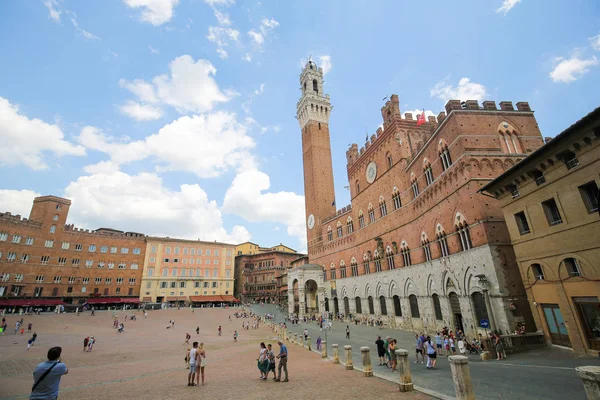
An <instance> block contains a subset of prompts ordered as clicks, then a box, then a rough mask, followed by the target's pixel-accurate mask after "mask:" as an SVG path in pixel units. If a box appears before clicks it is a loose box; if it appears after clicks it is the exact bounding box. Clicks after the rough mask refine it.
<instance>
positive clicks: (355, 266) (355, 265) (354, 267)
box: [350, 257, 358, 276]
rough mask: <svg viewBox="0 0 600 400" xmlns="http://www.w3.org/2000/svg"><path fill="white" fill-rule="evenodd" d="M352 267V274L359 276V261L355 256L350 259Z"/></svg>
mask: <svg viewBox="0 0 600 400" xmlns="http://www.w3.org/2000/svg"><path fill="white" fill-rule="evenodd" d="M350 269H351V270H352V276H358V263H357V262H356V259H355V258H354V257H352V260H351V261H350Z"/></svg>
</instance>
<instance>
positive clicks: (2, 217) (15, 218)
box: [0, 212, 42, 229]
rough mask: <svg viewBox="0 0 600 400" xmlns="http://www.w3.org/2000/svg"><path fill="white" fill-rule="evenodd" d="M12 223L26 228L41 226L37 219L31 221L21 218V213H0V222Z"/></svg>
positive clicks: (38, 227)
mask: <svg viewBox="0 0 600 400" xmlns="http://www.w3.org/2000/svg"><path fill="white" fill-rule="evenodd" d="M1 222H4V223H12V224H15V225H21V226H25V227H27V228H36V229H40V228H41V227H42V223H41V222H39V221H33V220H30V219H27V218H22V217H21V215H19V214H17V215H12V214H11V213H9V212H5V213H0V223H1Z"/></svg>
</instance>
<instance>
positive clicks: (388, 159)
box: [385, 153, 394, 169]
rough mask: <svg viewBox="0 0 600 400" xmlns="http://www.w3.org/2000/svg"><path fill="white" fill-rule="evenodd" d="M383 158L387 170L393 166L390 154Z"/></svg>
mask: <svg viewBox="0 0 600 400" xmlns="http://www.w3.org/2000/svg"><path fill="white" fill-rule="evenodd" d="M385 158H386V160H387V166H388V169H390V168H392V166H393V165H394V160H392V155H391V154H390V153H387V155H386V156H385Z"/></svg>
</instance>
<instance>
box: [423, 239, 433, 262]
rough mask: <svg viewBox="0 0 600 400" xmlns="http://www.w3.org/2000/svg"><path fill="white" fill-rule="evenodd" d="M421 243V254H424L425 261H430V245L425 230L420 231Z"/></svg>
mask: <svg viewBox="0 0 600 400" xmlns="http://www.w3.org/2000/svg"><path fill="white" fill-rule="evenodd" d="M421 244H422V245H423V255H424V256H425V261H431V245H430V244H429V239H428V238H427V235H426V234H425V232H423V233H421Z"/></svg>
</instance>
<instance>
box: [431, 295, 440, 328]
mask: <svg viewBox="0 0 600 400" xmlns="http://www.w3.org/2000/svg"><path fill="white" fill-rule="evenodd" d="M431 298H432V299H433V311H434V313H435V319H437V320H438V321H441V320H442V319H443V318H442V306H441V305H440V297H439V296H438V295H437V294H433V296H431Z"/></svg>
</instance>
